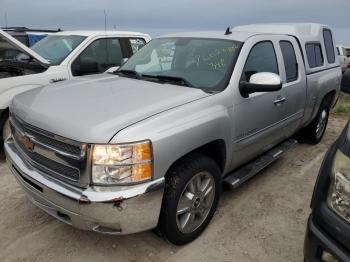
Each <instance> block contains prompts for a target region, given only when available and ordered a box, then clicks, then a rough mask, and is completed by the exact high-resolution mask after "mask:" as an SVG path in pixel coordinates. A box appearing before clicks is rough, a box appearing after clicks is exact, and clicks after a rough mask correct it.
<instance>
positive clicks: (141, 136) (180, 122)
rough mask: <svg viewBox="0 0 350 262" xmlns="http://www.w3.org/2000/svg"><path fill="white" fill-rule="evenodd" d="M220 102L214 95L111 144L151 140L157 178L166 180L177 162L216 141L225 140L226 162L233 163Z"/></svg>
mask: <svg viewBox="0 0 350 262" xmlns="http://www.w3.org/2000/svg"><path fill="white" fill-rule="evenodd" d="M220 99H221V96H219V95H213V96H209V97H206V98H204V99H200V100H197V101H194V102H191V103H189V104H186V105H183V106H181V107H179V108H174V109H171V110H169V111H166V112H163V113H160V114H158V115H156V116H153V117H151V118H148V119H145V120H143V121H141V122H138V123H136V124H134V125H132V126H130V127H127V128H125V129H123V130H121V131H120V132H118V133H117V134H116V135H115V136H114V137H113V138H112V140H111V141H110V143H127V142H132V141H140V140H145V139H149V140H151V141H152V145H153V154H154V178H160V177H163V176H165V174H166V172H167V170H168V169H169V168H170V166H171V165H172V164H173V163H174V162H175V161H176V160H178V159H179V158H181V157H182V156H184V155H186V154H187V153H189V152H191V151H193V150H195V149H197V148H199V147H201V146H203V145H205V144H207V143H209V142H212V141H215V140H224V142H225V144H226V156H227V159H231V150H229V149H228V148H227V147H228V145H230V142H229V141H232V139H231V127H230V123H231V121H230V116H229V110H228V107H227V106H226V105H224V103H222V101H221V102H219V100H220ZM227 162H229V161H227ZM228 165H229V163H226V165H225V170H226V169H227V167H228ZM225 170H224V172H225Z"/></svg>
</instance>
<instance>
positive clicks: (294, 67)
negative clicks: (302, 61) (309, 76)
mask: <svg viewBox="0 0 350 262" xmlns="http://www.w3.org/2000/svg"><path fill="white" fill-rule="evenodd" d="M280 47H281V51H282V56H283V61H284V68H285V70H286V78H287V83H288V82H292V81H295V80H297V79H298V63H297V58H296V56H295V51H294V47H293V45H292V43H291V42H289V41H280Z"/></svg>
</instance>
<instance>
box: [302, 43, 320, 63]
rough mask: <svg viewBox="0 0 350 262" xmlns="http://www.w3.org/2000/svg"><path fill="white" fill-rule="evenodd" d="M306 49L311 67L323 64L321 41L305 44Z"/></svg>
mask: <svg viewBox="0 0 350 262" xmlns="http://www.w3.org/2000/svg"><path fill="white" fill-rule="evenodd" d="M305 50H306V55H307V60H308V62H309V66H310V68H315V67H320V66H323V55H322V48H321V44H320V43H307V44H306V45H305Z"/></svg>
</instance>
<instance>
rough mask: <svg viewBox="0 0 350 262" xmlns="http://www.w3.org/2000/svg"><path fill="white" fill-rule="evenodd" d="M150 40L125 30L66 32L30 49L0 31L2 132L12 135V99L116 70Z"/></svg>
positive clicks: (0, 128)
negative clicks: (75, 79)
mask: <svg viewBox="0 0 350 262" xmlns="http://www.w3.org/2000/svg"><path fill="white" fill-rule="evenodd" d="M150 39H151V37H150V36H149V35H147V34H142V33H136V32H124V31H65V32H59V33H55V34H52V35H49V36H47V37H46V38H45V39H43V40H41V41H40V42H38V43H36V44H35V45H34V46H32V47H31V48H28V47H27V46H25V45H24V44H22V43H21V42H19V41H18V40H16V39H15V38H13V37H11V36H10V35H9V34H7V33H6V32H4V31H2V30H0V130H2V136H1V135H0V138H1V137H3V138H5V137H6V136H7V135H8V133H9V126H8V107H9V104H10V102H11V100H12V98H13V97H14V96H15V95H17V94H19V93H22V92H24V91H27V90H29V89H32V88H36V87H40V86H43V85H47V84H49V83H54V82H59V81H63V80H67V79H71V78H72V77H75V76H83V75H89V74H97V73H103V72H107V71H113V70H116V68H117V67H118V66H120V65H121V63H122V62H123V60H125V59H127V58H129V57H130V56H131V55H132V54H133V53H135V52H136V51H138V50H139V49H140V48H141V47H142V46H143V45H145V44H146V43H147V42H149V41H150Z"/></svg>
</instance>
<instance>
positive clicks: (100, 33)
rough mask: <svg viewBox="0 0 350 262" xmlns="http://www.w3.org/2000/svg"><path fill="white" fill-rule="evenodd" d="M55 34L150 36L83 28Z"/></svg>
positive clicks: (148, 37) (147, 36)
mask: <svg viewBox="0 0 350 262" xmlns="http://www.w3.org/2000/svg"><path fill="white" fill-rule="evenodd" d="M55 35H81V36H86V37H93V36H135V37H136V36H137V37H140V36H142V37H145V38H147V39H150V38H151V37H150V36H149V35H148V34H144V33H139V32H131V31H111V30H110V31H104V30H94V31H85V30H74V31H61V32H57V33H55Z"/></svg>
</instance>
